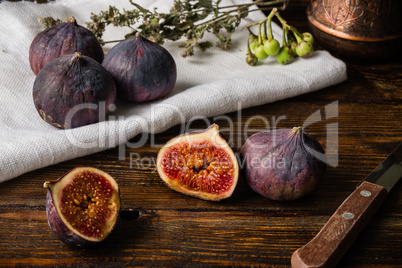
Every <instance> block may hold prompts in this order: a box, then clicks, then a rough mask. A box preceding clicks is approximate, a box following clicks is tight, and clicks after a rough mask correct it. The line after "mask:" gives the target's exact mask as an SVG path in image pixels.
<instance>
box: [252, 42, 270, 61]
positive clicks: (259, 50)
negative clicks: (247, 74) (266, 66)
mask: <svg viewBox="0 0 402 268" xmlns="http://www.w3.org/2000/svg"><path fill="white" fill-rule="evenodd" d="M254 53H255V56H256V57H257V58H258V59H260V60H264V59H266V58H267V57H268V55H267V53H265V51H264V45H263V44H259V45H257V46H256V48H255V49H254Z"/></svg>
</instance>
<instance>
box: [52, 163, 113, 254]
mask: <svg viewBox="0 0 402 268" xmlns="http://www.w3.org/2000/svg"><path fill="white" fill-rule="evenodd" d="M44 187H45V188H47V195H46V216H47V221H48V224H49V226H50V229H51V230H52V231H53V233H54V234H55V235H56V236H57V237H58V238H59V239H60V240H61V241H63V242H65V243H67V244H73V245H77V246H84V245H88V244H94V243H96V242H100V241H102V240H104V239H105V238H106V237H107V236H108V235H109V234H110V233H111V231H112V230H113V228H114V226H115V224H116V221H117V218H118V215H119V211H120V193H119V188H118V185H117V182H116V181H115V180H114V179H113V178H112V177H111V176H110V175H109V174H107V173H106V172H103V171H101V170H99V169H96V168H93V167H77V168H75V169H73V170H71V171H69V172H68V173H66V174H65V175H64V176H62V177H61V178H59V179H58V180H57V181H54V182H49V181H47V182H45V183H44Z"/></svg>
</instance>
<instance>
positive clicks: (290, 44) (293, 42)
mask: <svg viewBox="0 0 402 268" xmlns="http://www.w3.org/2000/svg"><path fill="white" fill-rule="evenodd" d="M288 44H289V46H290V48H291V49H292V52H293V55H294V56H297V53H296V47H297V42H296V40H292V41H290V42H289V43H288Z"/></svg>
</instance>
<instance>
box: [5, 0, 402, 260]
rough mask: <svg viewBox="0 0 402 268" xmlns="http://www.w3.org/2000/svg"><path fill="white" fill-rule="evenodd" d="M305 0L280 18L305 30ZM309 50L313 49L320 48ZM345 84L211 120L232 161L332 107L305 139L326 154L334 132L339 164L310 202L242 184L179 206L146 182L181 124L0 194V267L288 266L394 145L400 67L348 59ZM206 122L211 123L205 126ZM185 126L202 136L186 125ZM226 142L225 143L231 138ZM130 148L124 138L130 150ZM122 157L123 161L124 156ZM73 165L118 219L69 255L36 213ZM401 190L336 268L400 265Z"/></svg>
mask: <svg viewBox="0 0 402 268" xmlns="http://www.w3.org/2000/svg"><path fill="white" fill-rule="evenodd" d="M308 2H309V1H305V0H303V1H291V3H290V5H289V8H288V9H287V10H286V13H283V16H285V17H286V18H288V19H287V20H288V21H289V22H290V23H291V24H293V25H295V26H296V27H298V28H299V29H301V30H303V31H304V30H308V29H307V24H306V17H305V8H306V5H307V4H308ZM318 48H320V47H319V45H318ZM345 62H346V63H347V68H348V80H347V81H345V82H343V83H341V84H339V85H335V86H332V87H328V88H326V89H322V90H320V91H317V92H314V93H309V94H305V95H302V96H298V97H295V98H290V99H287V100H283V101H278V102H275V103H271V104H266V105H261V106H257V107H252V108H249V109H243V110H241V112H233V113H229V114H227V116H228V117H229V118H231V119H232V120H233V125H234V127H233V132H232V131H230V129H229V124H228V122H226V121H225V120H216V123H218V124H219V125H220V126H221V129H222V130H223V132H224V134H227V136H230V137H231V142H232V144H233V145H234V147H235V150H236V151H237V152H238V151H239V150H240V147H241V145H242V144H243V142H244V141H245V139H246V138H247V137H248V136H249V135H251V134H253V133H255V132H257V131H261V130H264V129H266V126H265V124H264V122H263V121H261V120H253V121H252V122H251V124H250V128H249V129H248V130H247V131H246V129H245V128H244V124H245V122H247V121H248V120H250V119H252V118H254V116H255V115H260V116H262V117H264V118H266V119H267V121H268V122H269V123H270V125H269V127H272V125H273V123H274V122H275V121H277V122H278V124H277V127H278V128H285V127H286V128H291V127H294V126H299V125H302V124H303V123H304V122H305V121H306V119H307V118H308V117H309V116H310V115H311V114H313V113H314V112H316V111H321V112H322V115H323V116H324V117H325V113H324V110H325V106H326V105H329V104H331V103H333V102H337V105H338V108H339V115H338V116H337V117H335V118H332V119H328V120H323V121H321V122H317V123H315V124H312V125H309V126H308V127H307V128H306V130H307V131H308V132H309V133H310V134H312V135H314V136H316V137H317V139H318V140H319V141H320V142H321V143H322V144H323V146H324V148H326V146H327V144H328V142H329V141H328V140H327V137H326V135H327V132H326V128H327V126H328V124H330V123H337V124H338V127H339V128H338V132H337V133H338V138H339V148H338V152H339V163H338V164H337V166H335V167H331V166H329V167H328V170H327V174H326V177H325V180H324V181H323V183H322V184H321V186H320V187H319V189H318V190H317V191H316V192H314V193H312V194H311V195H309V196H306V197H304V198H302V199H300V200H297V201H292V202H278V201H271V200H268V199H266V198H263V197H261V196H259V195H258V194H256V193H254V192H253V191H252V190H250V188H249V187H248V186H247V185H246V184H245V182H244V181H243V180H242V179H241V180H240V182H239V185H238V187H237V188H236V190H235V193H234V194H233V196H232V197H231V198H229V199H227V200H224V201H222V202H219V203H215V202H208V201H203V200H199V199H195V198H192V197H188V196H184V195H182V194H179V193H176V192H174V191H172V190H171V189H169V188H168V187H167V186H166V185H164V184H163V182H162V180H161V179H160V178H159V176H158V174H157V173H156V172H155V162H154V161H155V159H156V155H157V152H158V149H159V147H158V146H161V145H163V144H164V143H166V142H167V141H168V140H169V139H171V138H173V137H175V136H176V135H178V134H181V133H180V126H175V127H172V128H170V129H168V130H167V131H165V132H163V133H160V134H156V135H154V144H153V143H151V142H148V143H146V144H145V145H144V146H142V147H141V148H128V147H126V148H125V150H124V151H125V155H126V159H124V160H119V148H112V149H109V150H106V151H104V152H100V153H96V154H93V155H89V156H85V157H81V158H77V159H74V160H70V161H66V162H63V163H60V164H56V165H53V166H50V167H46V168H43V169H39V170H36V171H33V172H29V173H27V174H24V175H22V176H20V177H18V178H15V179H12V180H10V181H7V182H4V183H2V184H1V187H0V226H1V228H0V266H1V267H3V266H36V267H38V266H48V267H62V266H82V267H94V266H102V267H126V266H166V267H188V266H190V267H205V266H236V267H239V266H243V267H251V266H255V267H289V266H290V257H291V255H292V253H293V252H294V251H295V250H296V249H297V248H300V247H301V246H302V245H304V244H305V243H307V242H308V241H310V240H311V239H312V238H313V237H314V236H315V235H316V234H317V232H318V231H319V230H320V229H321V228H322V227H323V225H324V224H325V223H326V222H327V220H328V219H329V218H330V216H331V215H332V214H333V213H334V212H335V210H336V209H337V207H338V206H339V205H340V204H341V203H342V202H343V200H344V199H345V198H346V197H347V196H348V195H349V194H350V193H351V192H352V191H353V190H354V189H355V188H356V185H357V184H358V182H359V181H360V180H362V179H363V178H364V177H365V176H366V175H368V174H369V173H370V172H371V171H372V170H373V169H374V168H375V167H376V166H377V165H378V164H379V163H381V162H382V160H383V159H384V158H385V157H387V155H388V154H389V153H391V152H392V150H393V149H394V148H395V147H396V146H397V145H399V144H400V143H401V142H402V125H401V123H402V120H401V118H402V105H401V101H402V63H401V60H400V58H399V59H398V58H394V59H391V60H389V61H387V62H382V63H375V64H372V63H360V62H353V61H351V60H346V59H345ZM208 120H209V122H214V118H208ZM191 127H192V128H195V129H202V128H205V127H206V124H205V122H204V121H202V120H200V121H195V122H193V123H192V124H191ZM231 134H232V135H231ZM135 141H136V138H134V139H133V140H132V142H135ZM130 156H131V157H130ZM81 165H89V166H96V167H99V168H101V169H103V170H105V171H107V172H108V173H110V174H111V175H112V176H113V177H115V178H116V180H117V181H118V183H119V186H120V189H121V196H122V201H123V204H122V213H121V219H120V220H119V223H118V225H117V226H116V229H115V230H114V232H113V233H112V234H111V235H110V237H108V238H107V239H106V240H105V241H104V242H103V243H101V244H99V245H96V246H94V247H92V248H88V249H77V248H74V247H70V246H67V245H65V244H63V243H62V242H60V241H58V240H57V239H56V238H55V237H54V236H53V234H52V233H51V231H50V229H49V227H48V225H47V222H46V214H45V194H46V192H45V189H44V188H43V187H42V184H43V182H44V181H46V180H55V179H57V178H58V177H60V176H61V175H62V174H64V173H65V172H67V171H68V170H70V169H72V168H74V167H76V166H81ZM401 207H402V184H401V183H399V184H398V185H396V187H395V189H393V191H392V192H391V193H390V194H389V195H388V198H387V200H386V201H385V203H384V205H383V206H382V207H381V208H380V210H379V211H378V212H377V214H376V215H375V216H374V218H373V219H372V220H371V221H370V222H369V224H368V225H367V227H366V229H365V230H364V231H363V232H362V233H361V235H360V236H359V237H358V238H357V240H356V241H355V243H354V244H353V245H352V246H351V248H350V249H349V251H348V252H347V253H346V255H345V256H344V258H343V259H342V260H341V262H340V264H339V266H340V267H356V266H358V267H400V264H401V263H402V256H401V254H400V252H401V249H402V248H401V245H402V211H401V209H400V208H401Z"/></svg>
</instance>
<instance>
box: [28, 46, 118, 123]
mask: <svg viewBox="0 0 402 268" xmlns="http://www.w3.org/2000/svg"><path fill="white" fill-rule="evenodd" d="M33 99H34V103H35V107H36V109H37V110H38V112H39V114H40V116H41V117H42V119H43V120H45V121H46V122H47V123H49V124H51V125H53V126H55V127H58V128H76V127H80V126H84V125H88V124H92V123H97V122H99V120H100V119H102V118H104V117H105V116H106V114H107V113H108V111H109V108H110V106H109V105H110V104H114V102H115V100H116V85H115V83H114V80H113V78H112V76H111V75H110V74H109V73H108V72H107V71H106V70H105V68H103V67H102V65H101V64H99V63H98V62H97V61H95V60H93V59H92V58H90V57H86V56H83V55H81V53H80V52H76V53H74V54H70V55H66V56H63V57H60V58H58V59H55V60H53V61H51V62H49V63H48V64H47V65H46V66H45V67H44V68H43V69H42V70H41V71H40V72H39V73H38V75H37V76H36V79H35V82H34V85H33Z"/></svg>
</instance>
